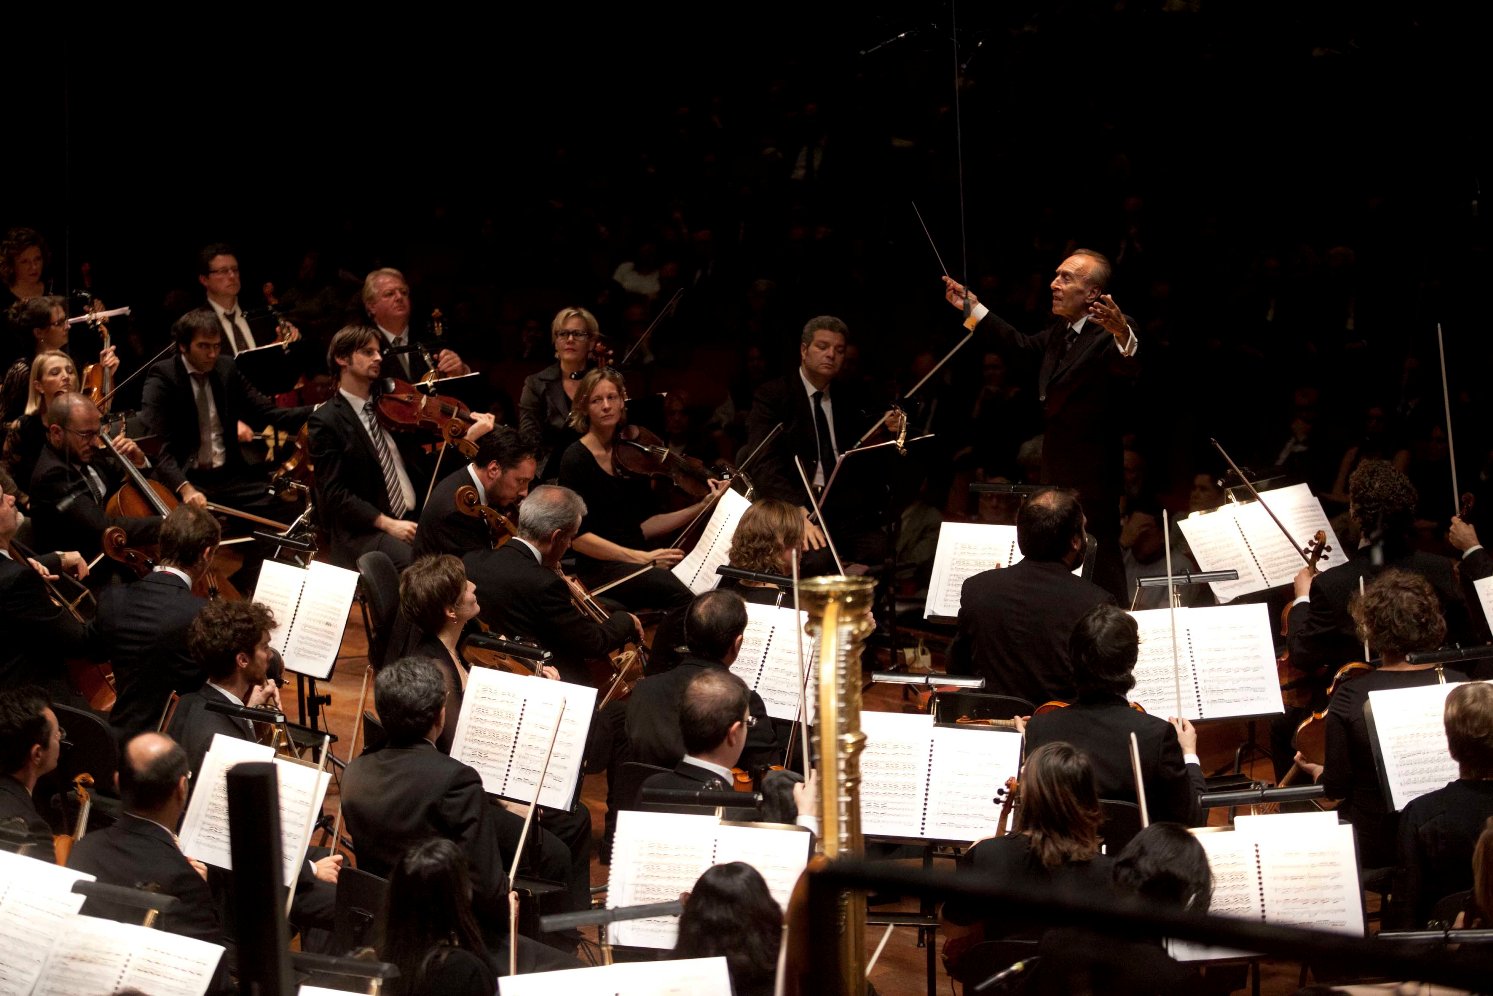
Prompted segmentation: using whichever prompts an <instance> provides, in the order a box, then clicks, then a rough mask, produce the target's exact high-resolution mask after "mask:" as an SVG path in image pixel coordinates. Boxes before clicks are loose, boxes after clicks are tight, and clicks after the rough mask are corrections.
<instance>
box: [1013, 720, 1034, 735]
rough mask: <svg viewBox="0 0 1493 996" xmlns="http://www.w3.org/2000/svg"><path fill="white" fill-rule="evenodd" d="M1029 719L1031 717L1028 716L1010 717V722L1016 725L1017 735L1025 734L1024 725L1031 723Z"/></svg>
mask: <svg viewBox="0 0 1493 996" xmlns="http://www.w3.org/2000/svg"><path fill="white" fill-rule="evenodd" d="M1031 718H1032V717H1030V716H1012V717H1011V722H1012V723H1014V724H1015V725H1016V732H1017V733H1025V732H1026V724H1027V723H1029V722H1030V721H1031Z"/></svg>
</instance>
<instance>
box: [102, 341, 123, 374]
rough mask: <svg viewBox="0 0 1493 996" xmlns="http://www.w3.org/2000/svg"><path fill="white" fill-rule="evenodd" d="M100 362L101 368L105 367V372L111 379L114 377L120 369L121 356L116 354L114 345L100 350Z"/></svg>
mask: <svg viewBox="0 0 1493 996" xmlns="http://www.w3.org/2000/svg"><path fill="white" fill-rule="evenodd" d="M98 361H99V366H101V367H103V368H104V372H105V373H107V374H108V375H109V376H111V377H112V376H114V371H116V370H118V369H119V354H118V353H116V352H114V347H113V346H112V345H111V346H105V347H104V348H103V349H101V350H99V354H98Z"/></svg>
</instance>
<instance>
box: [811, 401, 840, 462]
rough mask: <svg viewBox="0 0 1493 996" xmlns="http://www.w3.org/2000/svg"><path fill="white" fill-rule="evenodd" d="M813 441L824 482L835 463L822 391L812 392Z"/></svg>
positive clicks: (833, 446) (833, 445)
mask: <svg viewBox="0 0 1493 996" xmlns="http://www.w3.org/2000/svg"><path fill="white" fill-rule="evenodd" d="M814 441H815V443H816V444H817V445H818V447H819V470H820V473H822V474H823V475H824V479H825V481H826V482H828V480H829V475H830V472H831V471H832V470H833V469H834V465H835V444H834V442H833V437H831V436H830V434H829V418H828V417H827V416H826V415H825V414H824V392H823V391H815V392H814Z"/></svg>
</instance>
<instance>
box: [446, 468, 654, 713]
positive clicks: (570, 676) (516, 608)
mask: <svg viewBox="0 0 1493 996" xmlns="http://www.w3.org/2000/svg"><path fill="white" fill-rule="evenodd" d="M585 514H586V503H585V502H584V501H582V500H581V497H580V495H578V494H576V493H575V492H574V491H571V490H569V489H568V488H562V487H559V486H557V485H553V484H545V485H541V486H539V487H537V488H535V489H534V490H533V491H532V492H530V493H529V496H528V497H527V498H525V499H524V503H523V504H522V505H520V506H519V509H518V535H517V536H516V537H514V538H513V539H512V540H511V541H509V542H507V543H505V544H503V545H502V546H501V547H499V548H498V549H496V550H492V549H478V550H473V551H472V552H471V553H468V554H467V555H466V556H465V557H463V558H462V560H463V561H464V562H465V564H466V571H467V577H468V578H470V579H471V580H472V581H473V582H474V583H475V584H476V586H477V601H478V603H479V604H480V605H481V606H482V618H483V619H484V620H485V621H486V622H487V623H488V624H489V625H490V626H491V627H492V628H493V630H494V631H495V632H498V633H502V634H504V635H506V636H509V637H513V638H522V639H529V640H533V641H534V642H536V643H538V644H539V645H540V646H541V647H543V648H544V649H546V650H548V651H549V652H550V653H551V654H552V655H553V656H552V657H551V663H552V664H553V665H554V667H555V669H556V670H558V671H559V672H560V677H561V678H562V679H563V680H565V681H569V682H573V683H575V684H581V685H588V684H593V683H594V679H592V678H591V676H590V673H589V671H588V670H587V667H586V662H587V661H588V660H595V659H597V658H601V657H604V656H606V654H607V653H608V652H609V651H612V650H616V649H618V648H619V647H621V646H622V645H623V644H625V643H627V642H628V641H630V640H638V641H641V640H642V639H643V626H642V624H641V623H640V622H638V618H637V616H635V615H633V614H631V613H629V612H613V613H611V614H610V615H609V616H608V617H607V619H606V621H605V622H597V621H595V620H593V619H591V618H590V617H588V616H586V615H583V614H582V613H581V611H580V610H579V609H578V608H576V606H575V605H574V604H573V603H572V601H571V593H570V588H569V587H568V586H567V585H566V583H565V580H564V579H563V578H562V577H561V576H560V574H559V573H558V572H559V569H560V558H561V557H563V556H565V551H566V550H568V549H569V548H570V542H571V539H572V538H573V537H574V536H575V534H576V532H577V531H578V530H579V529H580V526H581V521H582V519H583V518H584V516H585Z"/></svg>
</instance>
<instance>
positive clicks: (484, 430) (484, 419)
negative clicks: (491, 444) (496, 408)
mask: <svg viewBox="0 0 1493 996" xmlns="http://www.w3.org/2000/svg"><path fill="white" fill-rule="evenodd" d="M497 424H498V419H497V416H495V415H493V413H492V412H472V424H471V426H470V427H468V429H467V432H466V437H467V441H468V442H471V443H475V442H476V441H477V440H479V439H481V438H482V437H483V436H485V435H487V434H488V433H489V432H492V430H493V427H494V426H496V425H497Z"/></svg>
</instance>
